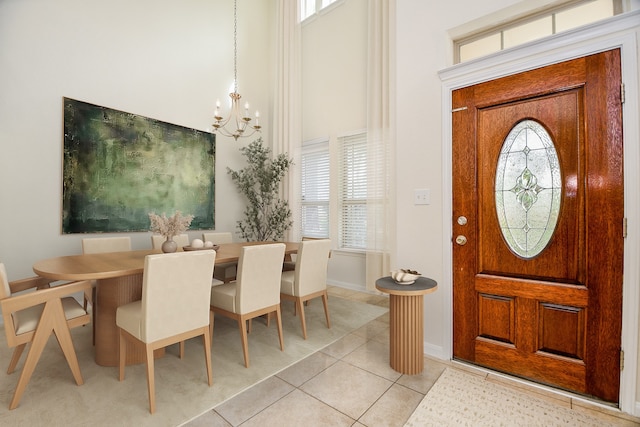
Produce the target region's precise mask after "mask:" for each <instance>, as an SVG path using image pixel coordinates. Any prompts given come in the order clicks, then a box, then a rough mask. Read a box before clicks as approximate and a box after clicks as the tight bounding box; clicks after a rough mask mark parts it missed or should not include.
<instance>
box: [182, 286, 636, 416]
mask: <svg viewBox="0 0 640 427" xmlns="http://www.w3.org/2000/svg"><path fill="white" fill-rule="evenodd" d="M329 292H330V294H333V295H336V296H339V297H343V298H352V299H357V300H360V301H365V302H368V303H370V304H378V305H383V306H388V299H387V297H385V296H377V295H370V294H365V293H360V292H355V291H350V290H346V289H343V288H337V287H330V289H329ZM388 322H389V320H388V314H387V315H384V316H382V317H380V318H378V319H376V320H374V321H372V322H370V323H369V324H367V325H365V326H363V327H362V328H360V329H359V330H356V331H354V332H353V333H351V334H350V335H347V336H346V337H344V338H343V339H341V340H339V341H337V342H335V343H334V344H332V345H330V346H328V347H326V348H324V349H323V350H321V351H319V352H317V353H315V354H313V355H312V356H309V357H308V358H306V359H304V360H302V361H300V362H298V363H297V364H295V365H293V366H291V367H289V368H287V369H285V370H284V371H281V372H280V373H278V374H276V375H274V376H273V377H271V378H268V379H267V380H265V381H263V382H261V383H258V384H256V385H254V386H253V387H251V388H250V389H248V390H245V391H244V392H242V393H240V394H239V395H237V396H235V397H233V398H231V399H229V400H227V401H226V402H224V403H222V404H220V405H219V406H217V407H215V408H214V409H213V410H211V411H209V412H207V413H205V414H203V415H201V416H200V417H198V418H196V419H194V420H192V421H190V422H189V423H187V424H185V425H186V426H188V427H200V426H210V427H211V426H214V427H215V426H219V427H229V426H234V427H235V426H242V427H251V426H259V427H269V426H278V427H282V426H306V427H312V426H367V427H374V426H375V427H378V426H403V425H404V423H405V422H406V421H407V419H408V418H409V417H410V416H411V414H412V413H413V411H414V409H415V408H416V407H417V406H418V404H419V403H420V402H421V401H422V398H423V397H424V395H425V394H426V393H427V392H428V391H429V389H430V388H431V386H432V385H433V384H434V383H435V381H436V380H437V379H438V377H439V376H440V374H441V373H442V372H443V371H444V369H445V368H447V367H455V368H458V369H464V370H466V371H469V372H473V373H476V374H478V375H483V376H485V378H486V379H487V380H488V381H497V382H500V383H501V384H504V385H508V386H513V387H515V388H517V389H518V390H520V391H523V390H524V391H527V392H529V393H532V395H535V396H536V397H542V398H545V399H550V400H552V401H553V402H555V403H558V404H560V405H563V406H566V407H570V408H573V409H575V410H576V411H587V412H589V414H591V415H595V416H597V417H600V418H601V419H602V420H603V421H606V422H608V423H610V424H612V425H620V426H638V425H640V420H639V419H637V418H634V417H631V416H628V415H625V414H622V413H620V412H619V411H617V410H615V409H610V408H607V407H603V406H602V405H594V404H592V403H590V402H587V401H584V400H583V399H579V398H576V397H572V396H571V395H566V394H558V393H555V392H553V391H549V390H545V389H543V388H541V387H538V386H533V385H531V384H529V383H525V382H522V381H517V380H513V379H510V378H507V377H503V376H501V375H497V374H494V373H487V372H485V371H482V370H479V369H476V368H475V367H471V366H466V365H463V364H460V363H456V362H448V361H441V360H437V359H431V358H428V357H425V369H424V371H423V372H422V373H421V374H419V375H402V374H400V373H398V372H396V371H394V370H393V369H391V367H390V366H389V344H388V343H389V323H388ZM311 333H312V332H311Z"/></svg>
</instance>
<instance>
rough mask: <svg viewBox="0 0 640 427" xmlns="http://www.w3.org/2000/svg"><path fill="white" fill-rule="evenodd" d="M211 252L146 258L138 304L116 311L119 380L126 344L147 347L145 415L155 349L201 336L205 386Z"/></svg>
mask: <svg viewBox="0 0 640 427" xmlns="http://www.w3.org/2000/svg"><path fill="white" fill-rule="evenodd" d="M215 258H216V252H215V251H191V252H174V253H169V254H154V255H147V256H146V257H145V261H144V273H143V278H142V300H140V301H135V302H132V303H129V304H125V305H122V306H120V307H118V310H117V311H116V325H117V326H118V330H119V350H120V358H119V364H118V365H119V380H120V381H122V380H124V365H125V361H126V360H125V359H126V342H127V341H133V342H141V343H143V344H144V346H145V347H146V365H147V389H148V392H149V411H150V412H151V413H152V414H153V413H154V412H155V409H156V402H155V378H154V356H153V352H154V350H156V349H159V348H163V347H166V346H168V345H171V344H175V343H180V358H182V357H183V355H184V340H187V339H189V338H193V337H197V336H200V335H202V338H203V340H204V352H205V365H206V369H207V380H208V383H209V386H211V385H212V384H213V378H212V373H211V336H210V335H209V323H210V317H211V316H210V311H209V304H208V302H209V299H210V297H211V276H212V274H213V264H214V262H215Z"/></svg>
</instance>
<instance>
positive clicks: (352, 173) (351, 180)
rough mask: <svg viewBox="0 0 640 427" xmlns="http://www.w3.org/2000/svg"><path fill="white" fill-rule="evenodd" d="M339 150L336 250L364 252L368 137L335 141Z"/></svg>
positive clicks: (363, 135)
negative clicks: (337, 237)
mask: <svg viewBox="0 0 640 427" xmlns="http://www.w3.org/2000/svg"><path fill="white" fill-rule="evenodd" d="M338 143H339V147H340V184H339V201H338V204H339V212H340V217H339V227H340V229H339V247H341V248H349V249H365V248H366V243H367V134H366V133H365V132H360V133H356V134H352V135H348V136H342V137H339V138H338Z"/></svg>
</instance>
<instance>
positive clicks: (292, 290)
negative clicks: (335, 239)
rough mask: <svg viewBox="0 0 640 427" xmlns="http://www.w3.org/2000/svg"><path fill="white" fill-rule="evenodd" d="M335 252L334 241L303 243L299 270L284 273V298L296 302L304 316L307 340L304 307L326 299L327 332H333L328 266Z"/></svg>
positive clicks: (297, 257)
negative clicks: (309, 303)
mask: <svg viewBox="0 0 640 427" xmlns="http://www.w3.org/2000/svg"><path fill="white" fill-rule="evenodd" d="M330 251H331V240H329V239H322V240H303V241H302V242H300V246H299V247H298V253H297V256H296V262H295V269H294V270H293V271H283V272H282V279H281V281H280V298H281V299H286V300H292V301H294V302H295V311H296V313H297V314H298V315H299V316H300V323H301V325H302V336H303V337H304V339H305V340H306V339H307V322H306V319H305V315H304V303H305V302H307V301H309V300H311V299H313V298H317V297H322V304H323V305H324V316H325V318H326V320H327V328H331V320H330V319H329V306H328V301H327V300H328V297H327V266H328V264H329V254H330Z"/></svg>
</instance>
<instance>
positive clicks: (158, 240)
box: [151, 233, 189, 251]
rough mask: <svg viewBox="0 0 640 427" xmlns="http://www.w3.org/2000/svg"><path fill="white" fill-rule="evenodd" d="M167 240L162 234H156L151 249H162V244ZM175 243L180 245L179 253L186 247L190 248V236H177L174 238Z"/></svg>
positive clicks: (152, 238)
mask: <svg viewBox="0 0 640 427" xmlns="http://www.w3.org/2000/svg"><path fill="white" fill-rule="evenodd" d="M166 240H167V238H166V237H164V236H163V235H161V234H154V235H152V236H151V247H152V248H153V249H161V248H162V244H163V243H164V242H165V241H166ZM173 241H174V242H176V244H177V245H178V251H182V248H183V247H184V246H189V235H188V234H186V233H183V234H178V235H177V236H173Z"/></svg>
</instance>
